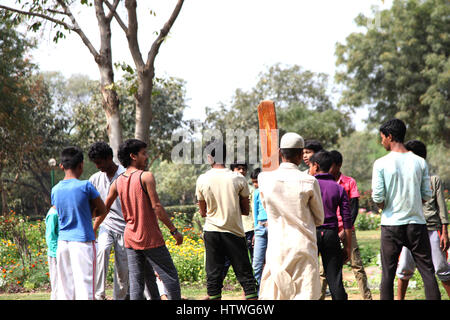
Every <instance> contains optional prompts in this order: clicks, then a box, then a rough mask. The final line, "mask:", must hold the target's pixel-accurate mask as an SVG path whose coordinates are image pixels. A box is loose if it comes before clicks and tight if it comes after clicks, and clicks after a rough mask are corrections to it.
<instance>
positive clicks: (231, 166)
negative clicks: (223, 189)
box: [230, 163, 248, 171]
mask: <svg viewBox="0 0 450 320" xmlns="http://www.w3.org/2000/svg"><path fill="white" fill-rule="evenodd" d="M238 167H244V168H245V170H247V169H248V165H247V164H246V163H232V164H230V169H231V171H234V169H236V168H238Z"/></svg>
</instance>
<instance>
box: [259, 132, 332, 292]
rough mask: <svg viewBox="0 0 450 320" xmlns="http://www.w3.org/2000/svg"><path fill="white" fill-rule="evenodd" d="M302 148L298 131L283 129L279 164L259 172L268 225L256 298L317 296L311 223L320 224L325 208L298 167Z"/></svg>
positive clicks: (313, 181)
mask: <svg viewBox="0 0 450 320" xmlns="http://www.w3.org/2000/svg"><path fill="white" fill-rule="evenodd" d="M303 147H304V141H303V138H302V137H301V136H299V135H298V134H296V133H286V134H285V135H284V136H283V137H282V138H281V141H280V154H281V158H282V163H281V164H280V167H279V168H278V169H277V170H274V171H270V172H263V173H261V174H259V176H258V183H259V187H260V190H261V199H262V202H263V205H264V208H265V209H266V212H267V222H268V228H269V230H270V237H269V239H268V245H267V253H266V265H265V267H264V271H263V275H262V278H261V287H260V292H259V298H260V299H261V300H264V299H266V300H292V299H301V300H315V299H318V298H319V297H320V281H319V263H318V252H317V238H316V226H319V225H321V224H322V223H323V219H324V212H323V204H322V196H321V193H320V187H319V184H318V182H317V180H316V178H314V177H313V176H310V175H308V174H306V173H304V172H301V171H300V170H299V169H298V165H299V164H300V163H301V161H302V151H303Z"/></svg>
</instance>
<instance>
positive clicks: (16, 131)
mask: <svg viewBox="0 0 450 320" xmlns="http://www.w3.org/2000/svg"><path fill="white" fill-rule="evenodd" d="M0 39H1V41H0V141H1V143H0V195H1V203H2V214H7V213H8V205H7V204H8V200H7V193H6V189H5V181H4V179H3V173H4V170H5V168H6V167H7V166H8V165H9V164H10V163H11V162H13V161H14V162H15V163H16V164H17V165H19V166H20V164H21V163H22V155H23V151H24V149H26V147H27V146H26V145H25V144H23V141H25V140H26V137H27V135H28V133H29V130H30V127H31V123H32V119H31V117H30V112H29V111H30V109H31V108H32V107H33V106H32V103H31V100H30V84H29V82H28V81H27V79H28V78H29V77H30V76H31V73H32V70H33V65H32V64H31V63H30V62H29V61H28V60H27V59H25V57H24V56H25V53H26V51H27V50H28V49H29V48H30V47H31V46H32V44H31V43H30V42H28V41H26V40H25V39H24V37H23V36H22V35H20V34H19V33H17V32H16V31H15V30H14V29H13V28H12V23H11V20H10V19H9V17H8V16H7V15H5V14H1V17H0Z"/></svg>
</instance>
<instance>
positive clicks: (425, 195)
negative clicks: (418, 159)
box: [420, 160, 433, 201]
mask: <svg viewBox="0 0 450 320" xmlns="http://www.w3.org/2000/svg"><path fill="white" fill-rule="evenodd" d="M423 163H424V165H423V170H422V182H421V185H420V193H421V195H422V200H425V201H428V200H430V199H431V196H432V195H433V193H432V191H431V181H430V176H429V175H428V165H427V163H426V162H425V160H424V161H423Z"/></svg>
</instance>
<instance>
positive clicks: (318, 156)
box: [309, 150, 333, 172]
mask: <svg viewBox="0 0 450 320" xmlns="http://www.w3.org/2000/svg"><path fill="white" fill-rule="evenodd" d="M309 162H311V163H317V164H318V165H319V168H320V171H323V172H328V171H329V170H330V168H331V165H332V164H333V157H332V156H331V154H330V152H329V151H326V150H320V151H319V152H316V153H314V154H313V155H312V157H311V158H310V159H309Z"/></svg>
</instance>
